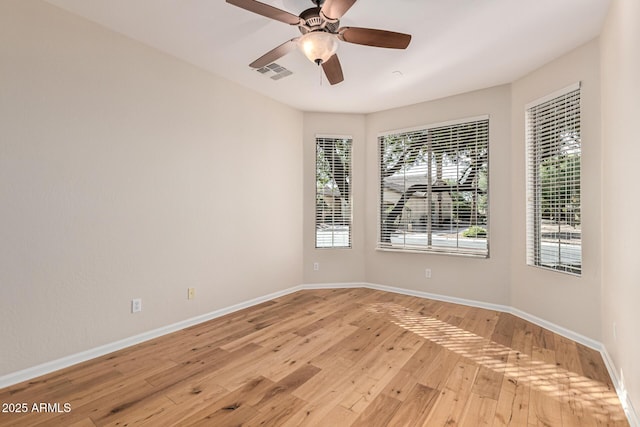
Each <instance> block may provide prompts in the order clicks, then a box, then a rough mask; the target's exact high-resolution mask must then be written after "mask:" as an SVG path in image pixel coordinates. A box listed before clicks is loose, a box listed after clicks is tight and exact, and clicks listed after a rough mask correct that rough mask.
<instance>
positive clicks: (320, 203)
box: [316, 137, 352, 248]
mask: <svg viewBox="0 0 640 427" xmlns="http://www.w3.org/2000/svg"><path fill="white" fill-rule="evenodd" d="M351 145H352V139H351V138H348V137H347V138H342V137H316V248H350V247H351Z"/></svg>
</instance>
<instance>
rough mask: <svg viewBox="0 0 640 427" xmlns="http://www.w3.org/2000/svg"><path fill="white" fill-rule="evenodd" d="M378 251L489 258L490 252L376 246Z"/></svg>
mask: <svg viewBox="0 0 640 427" xmlns="http://www.w3.org/2000/svg"><path fill="white" fill-rule="evenodd" d="M376 251H379V252H399V253H408V254H424V255H450V256H457V257H463V258H481V259H482V258H485V259H488V258H489V254H488V253H486V254H480V253H472V252H451V251H446V250H437V249H406V248H403V249H394V248H381V247H376Z"/></svg>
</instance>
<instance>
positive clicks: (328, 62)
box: [227, 0, 411, 85]
mask: <svg viewBox="0 0 640 427" xmlns="http://www.w3.org/2000/svg"><path fill="white" fill-rule="evenodd" d="M311 1H312V2H313V3H314V4H315V7H312V8H309V9H307V10H305V11H303V12H302V13H301V14H300V15H299V16H296V15H294V14H292V13H289V12H286V11H284V10H282V9H278V8H276V7H273V6H270V5H268V4H265V3H261V2H259V1H256V0H227V3H229V4H232V5H234V6H238V7H240V8H242V9H245V10H248V11H250V12H253V13H257V14H258V15H262V16H266V17H267V18H271V19H275V20H276V21H280V22H284V23H285V24H289V25H295V26H297V27H298V29H299V30H300V32H301V33H302V36H299V37H295V38H292V39H291V40H288V41H286V42H284V43H282V44H281V45H280V46H278V47H276V48H274V49H272V50H270V51H269V52H267V53H265V54H264V55H262V56H261V57H260V58H258V59H256V60H255V61H253V62H252V63H251V64H249V66H250V67H252V68H262V67H264V66H266V65H268V64H271V63H272V62H274V61H276V60H277V59H279V58H281V57H282V56H284V55H286V54H287V53H289V52H291V51H292V50H293V49H295V48H296V47H298V46H299V47H300V48H301V49H302V51H303V53H304V54H305V56H306V57H307V58H309V60H311V61H313V62H315V63H316V64H318V65H322V69H323V71H324V73H325V75H326V76H327V80H329V83H331V84H332V85H334V84H337V83H340V82H341V81H343V80H344V76H343V74H342V66H341V65H340V61H339V60H338V56H337V55H336V50H337V49H338V40H341V41H345V42H347V43H354V44H361V45H366V46H374V47H386V48H391V49H406V48H407V46H409V42H410V41H411V35H409V34H403V33H396V32H393V31H386V30H376V29H372V28H359V27H340V18H342V16H343V15H344V14H345V13H346V12H347V11H348V10H349V9H350V8H351V6H353V4H354V3H355V2H356V0H311Z"/></svg>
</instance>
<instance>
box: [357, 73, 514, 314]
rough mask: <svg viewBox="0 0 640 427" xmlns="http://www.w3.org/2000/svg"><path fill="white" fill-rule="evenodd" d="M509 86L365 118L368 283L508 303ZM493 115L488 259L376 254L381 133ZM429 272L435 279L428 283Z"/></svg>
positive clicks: (490, 123) (379, 252)
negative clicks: (426, 271)
mask: <svg viewBox="0 0 640 427" xmlns="http://www.w3.org/2000/svg"><path fill="white" fill-rule="evenodd" d="M509 103H510V98H509V86H508V85H505V86H499V87H494V88H490V89H485V90H479V91H475V92H470V93H466V94H463V95H458V96H452V97H449V98H444V99H440V100H436V101H430V102H424V103H421V104H416V105H411V106H408V107H403V108H396V109H393V110H388V111H382V112H379V113H374V114H369V115H367V120H366V127H367V134H366V137H367V144H366V152H365V153H364V154H365V164H366V171H365V174H366V200H365V203H366V209H365V210H364V221H365V224H366V240H365V248H364V251H365V255H366V268H365V271H366V280H367V282H371V283H376V284H381V285H388V286H396V287H400V288H406V289H409V290H416V291H421V292H431V293H436V294H442V295H448V296H453V297H458V298H466V299H472V300H477V301H484V302H489V303H495V304H508V303H509V283H508V279H509V232H510V228H509V224H510V222H511V220H510V218H509V215H510V211H509V205H510V203H511V199H510V197H511V195H510V188H511V187H510V167H511V164H510V152H511V147H510V140H509V137H510V133H509V129H510V114H511V110H510V108H509ZM487 114H488V115H489V116H490V122H489V141H490V142H489V144H490V145H489V165H490V166H489V170H490V172H489V199H490V212H489V230H490V242H489V245H490V258H488V259H487V258H471V257H463V256H447V255H432V254H415V253H394V252H383V251H377V250H376V249H375V248H376V241H377V238H378V228H379V226H378V221H379V207H378V206H379V205H378V204H379V191H380V190H379V172H378V169H377V166H378V165H379V159H378V145H377V144H378V143H377V138H378V135H379V133H381V132H384V131H389V130H397V129H403V128H411V127H415V126H420V125H428V124H433V123H441V122H445V121H449V120H455V119H462V118H468V117H475V116H480V115H487ZM426 268H430V269H431V272H432V276H431V279H427V278H426V277H425V269H426Z"/></svg>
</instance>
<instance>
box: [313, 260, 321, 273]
mask: <svg viewBox="0 0 640 427" xmlns="http://www.w3.org/2000/svg"><path fill="white" fill-rule="evenodd" d="M318 270H320V263H319V262H314V263H313V271H318Z"/></svg>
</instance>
